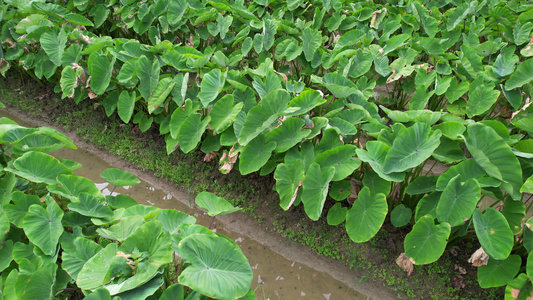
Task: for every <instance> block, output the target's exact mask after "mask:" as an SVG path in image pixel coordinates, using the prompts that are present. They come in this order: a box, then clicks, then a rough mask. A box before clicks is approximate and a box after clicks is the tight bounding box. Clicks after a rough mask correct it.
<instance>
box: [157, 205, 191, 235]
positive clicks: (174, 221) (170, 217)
mask: <svg viewBox="0 0 533 300" xmlns="http://www.w3.org/2000/svg"><path fill="white" fill-rule="evenodd" d="M157 220H159V221H160V222H161V224H162V225H163V231H167V232H168V233H169V234H170V235H173V234H175V233H177V232H178V231H179V230H180V227H181V226H182V225H184V224H189V225H192V224H194V223H196V218H195V217H193V216H189V215H188V214H186V213H184V212H181V211H178V210H174V209H163V210H161V211H160V212H159V214H157Z"/></svg>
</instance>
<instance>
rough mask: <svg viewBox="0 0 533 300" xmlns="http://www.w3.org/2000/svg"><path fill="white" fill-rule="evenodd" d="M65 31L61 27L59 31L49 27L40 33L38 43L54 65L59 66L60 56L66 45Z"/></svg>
mask: <svg viewBox="0 0 533 300" xmlns="http://www.w3.org/2000/svg"><path fill="white" fill-rule="evenodd" d="M67 40H68V36H67V32H66V31H65V30H64V28H61V30H60V31H59V33H58V32H57V31H56V30H54V29H49V30H47V31H46V32H44V33H43V34H42V35H41V38H40V45H41V47H43V49H44V51H45V52H46V54H48V58H49V59H50V61H51V62H53V63H54V65H56V66H58V67H59V66H61V57H62V56H63V52H64V51H65V47H66V45H67Z"/></svg>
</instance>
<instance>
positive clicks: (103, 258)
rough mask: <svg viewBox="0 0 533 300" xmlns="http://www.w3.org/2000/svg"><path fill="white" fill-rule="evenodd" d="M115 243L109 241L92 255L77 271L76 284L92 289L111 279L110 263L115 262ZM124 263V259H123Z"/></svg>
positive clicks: (85, 288)
mask: <svg viewBox="0 0 533 300" xmlns="http://www.w3.org/2000/svg"><path fill="white" fill-rule="evenodd" d="M116 253H117V244H115V243H110V244H108V245H107V246H106V247H105V248H103V249H102V250H100V251H99V252H98V253H96V254H95V255H93V256H92V257H91V258H90V259H89V260H88V261H87V262H86V263H85V264H84V265H83V267H82V268H81V270H80V271H79V272H78V278H77V280H76V285H77V286H78V287H79V288H81V289H84V290H94V289H97V288H99V287H101V286H103V285H104V284H106V283H108V282H110V281H111V274H110V273H111V272H110V271H111V270H110V269H111V265H112V264H113V263H116V262H115V261H114V258H115V257H116ZM124 263H126V262H125V259H124Z"/></svg>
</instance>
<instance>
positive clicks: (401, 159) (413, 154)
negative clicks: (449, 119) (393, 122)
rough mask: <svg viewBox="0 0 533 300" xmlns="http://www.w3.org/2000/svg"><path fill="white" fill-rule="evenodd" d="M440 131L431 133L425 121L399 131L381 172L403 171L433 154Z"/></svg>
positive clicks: (437, 144)
mask: <svg viewBox="0 0 533 300" xmlns="http://www.w3.org/2000/svg"><path fill="white" fill-rule="evenodd" d="M440 137H441V132H440V131H438V130H437V131H435V132H433V133H431V128H430V127H429V125H428V124H425V123H416V124H414V125H413V126H411V127H409V128H407V129H406V130H404V131H403V132H401V133H400V134H399V135H398V137H397V138H396V139H394V142H393V144H392V147H391V149H390V151H389V152H388V153H387V156H386V157H385V162H384V164H383V172H384V173H386V174H389V173H393V172H403V171H406V170H409V169H411V168H414V167H416V166H418V165H419V164H421V163H422V162H423V161H425V160H426V159H427V158H429V157H430V156H431V154H433V151H434V150H435V149H436V148H437V147H438V146H439V144H440Z"/></svg>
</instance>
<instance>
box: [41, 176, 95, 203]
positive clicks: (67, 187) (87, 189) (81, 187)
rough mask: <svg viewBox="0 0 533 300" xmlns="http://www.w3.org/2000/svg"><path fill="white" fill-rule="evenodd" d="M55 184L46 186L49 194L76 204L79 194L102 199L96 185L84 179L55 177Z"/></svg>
mask: <svg viewBox="0 0 533 300" xmlns="http://www.w3.org/2000/svg"><path fill="white" fill-rule="evenodd" d="M57 182H58V184H55V185H48V186H47V187H46V188H47V189H48V191H50V193H52V194H57V195H60V196H62V197H65V198H68V199H70V201H73V202H78V201H79V200H78V197H79V195H80V194H81V193H87V194H90V195H93V196H95V197H102V194H101V193H100V190H99V189H98V187H97V186H96V184H94V182H92V181H91V180H89V179H87V178H85V177H79V176H76V175H59V176H58V177H57Z"/></svg>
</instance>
